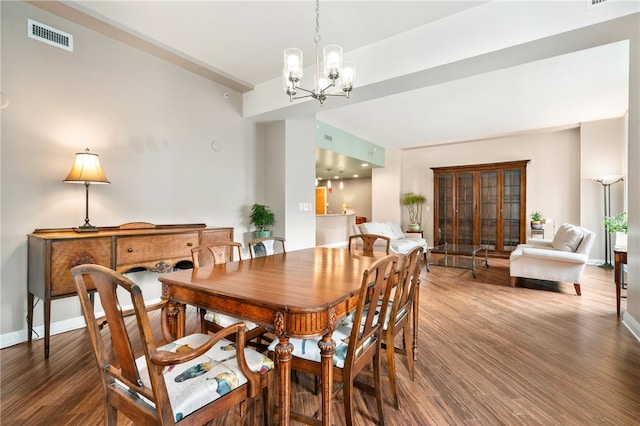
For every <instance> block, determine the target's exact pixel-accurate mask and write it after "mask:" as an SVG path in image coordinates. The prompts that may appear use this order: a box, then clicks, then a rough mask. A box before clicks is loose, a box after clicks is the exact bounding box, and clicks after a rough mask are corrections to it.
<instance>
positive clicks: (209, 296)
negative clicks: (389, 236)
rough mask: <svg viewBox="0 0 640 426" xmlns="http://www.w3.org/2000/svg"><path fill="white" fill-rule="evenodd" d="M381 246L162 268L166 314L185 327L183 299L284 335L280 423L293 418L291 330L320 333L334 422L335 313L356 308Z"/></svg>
mask: <svg viewBox="0 0 640 426" xmlns="http://www.w3.org/2000/svg"><path fill="white" fill-rule="evenodd" d="M384 255H385V254H384V253H376V254H374V255H373V256H364V255H358V254H353V253H350V252H349V250H346V249H336V248H323V247H314V248H308V249H302V250H296V251H289V252H287V253H281V254H275V255H272V256H265V257H259V258H254V259H247V260H240V261H235V262H228V263H226V264H220V265H216V266H215V267H213V266H208V267H202V268H194V269H186V270H182V271H178V272H172V273H168V274H164V275H161V276H160V277H159V280H160V281H161V282H162V298H163V299H168V300H169V303H168V305H169V309H168V315H167V320H168V321H169V324H173V325H174V326H175V331H176V337H181V336H184V334H185V306H186V305H192V306H197V307H199V308H204V309H212V310H216V311H222V312H225V313H228V314H231V315H233V316H237V317H240V318H243V319H246V320H249V321H253V322H256V323H259V324H262V325H265V326H266V327H268V328H269V329H270V330H272V331H273V332H274V334H275V335H276V336H277V338H278V339H279V342H278V344H277V345H276V347H275V355H276V357H277V361H278V362H277V368H278V373H279V380H278V399H279V407H280V424H281V425H288V424H289V419H290V414H291V413H290V382H291V364H290V362H291V353H292V350H293V345H292V344H291V343H290V342H289V338H290V337H297V338H313V337H319V336H322V340H321V341H320V342H319V343H318V346H319V347H320V351H321V371H322V376H321V384H322V386H321V389H322V424H323V425H330V424H332V423H331V394H332V387H333V369H332V365H333V353H334V349H335V346H336V344H335V342H334V341H333V338H332V334H333V331H334V330H335V328H336V323H337V320H338V319H339V318H341V317H343V316H345V315H347V314H348V313H349V312H351V311H352V310H354V309H355V307H356V303H357V298H358V292H359V289H360V285H361V283H362V273H363V271H364V270H365V269H367V268H368V267H369V266H370V265H371V264H372V263H373V262H374V261H375V260H377V259H379V258H380V257H382V256H384Z"/></svg>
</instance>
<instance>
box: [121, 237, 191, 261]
mask: <svg viewBox="0 0 640 426" xmlns="http://www.w3.org/2000/svg"><path fill="white" fill-rule="evenodd" d="M197 245H198V233H197V232H190V233H182V234H165V235H145V236H135V237H120V238H118V241H117V249H116V250H117V255H116V258H117V259H118V265H117V266H121V265H135V264H137V263H146V262H149V261H153V260H161V259H175V258H182V257H186V258H189V259H190V258H191V248H192V247H195V246H197Z"/></svg>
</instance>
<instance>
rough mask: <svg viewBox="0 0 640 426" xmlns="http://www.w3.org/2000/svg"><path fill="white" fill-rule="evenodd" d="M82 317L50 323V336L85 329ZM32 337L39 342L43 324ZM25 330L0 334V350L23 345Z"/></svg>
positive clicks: (25, 335) (155, 301) (124, 307)
mask: <svg viewBox="0 0 640 426" xmlns="http://www.w3.org/2000/svg"><path fill="white" fill-rule="evenodd" d="M160 300H161V299H154V300H149V301H147V302H146V303H147V304H149V305H152V304H154V303H158V302H160ZM131 308H133V305H130V306H123V307H122V309H123V310H127V309H131ZM95 315H96V318H99V317H101V316H103V315H104V311H103V312H96V313H95ZM85 325H86V324H85V322H84V317H82V316H79V317H75V318H69V319H66V320H62V321H56V322H52V323H51V325H50V335H51V336H54V335H56V334H60V333H65V332H67V331H72V330H77V329H79V328H83V327H85ZM33 331H34V332H33V335H32V336H33V337H32V340H39V339H42V338H44V324H43V325H38V326H36V327H34V328H33ZM28 337H29V336H28V335H27V329H26V328H24V329H22V330H19V331H13V332H11V333H6V334H0V349H4V348H6V347H9V346H13V345H17V344H19V343H24V342H26V341H27V340H28Z"/></svg>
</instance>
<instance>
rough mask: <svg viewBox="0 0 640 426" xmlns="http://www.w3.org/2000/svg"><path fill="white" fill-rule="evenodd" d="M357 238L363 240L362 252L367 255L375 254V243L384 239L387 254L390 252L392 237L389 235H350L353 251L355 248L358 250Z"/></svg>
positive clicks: (350, 246) (351, 249) (350, 249)
mask: <svg viewBox="0 0 640 426" xmlns="http://www.w3.org/2000/svg"><path fill="white" fill-rule="evenodd" d="M357 240H362V252H363V254H364V255H366V256H373V249H374V245H375V243H376V241H377V240H382V242H383V243H384V247H385V250H384V252H385V253H386V254H389V247H390V245H391V239H390V238H389V237H385V236H384V235H378V234H354V235H349V251H350V252H353V251H354V250H358V247H357Z"/></svg>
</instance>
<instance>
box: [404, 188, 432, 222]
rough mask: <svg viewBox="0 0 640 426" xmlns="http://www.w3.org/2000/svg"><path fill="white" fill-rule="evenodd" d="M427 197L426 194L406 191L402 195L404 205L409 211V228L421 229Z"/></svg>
mask: <svg viewBox="0 0 640 426" xmlns="http://www.w3.org/2000/svg"><path fill="white" fill-rule="evenodd" d="M426 200H427V199H426V198H425V197H424V195H420V194H414V193H413V192H409V193H406V194H404V195H403V196H402V205H403V206H406V207H407V211H408V212H409V230H411V231H419V230H420V224H421V223H422V205H423V204H424V202H425V201H426Z"/></svg>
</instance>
